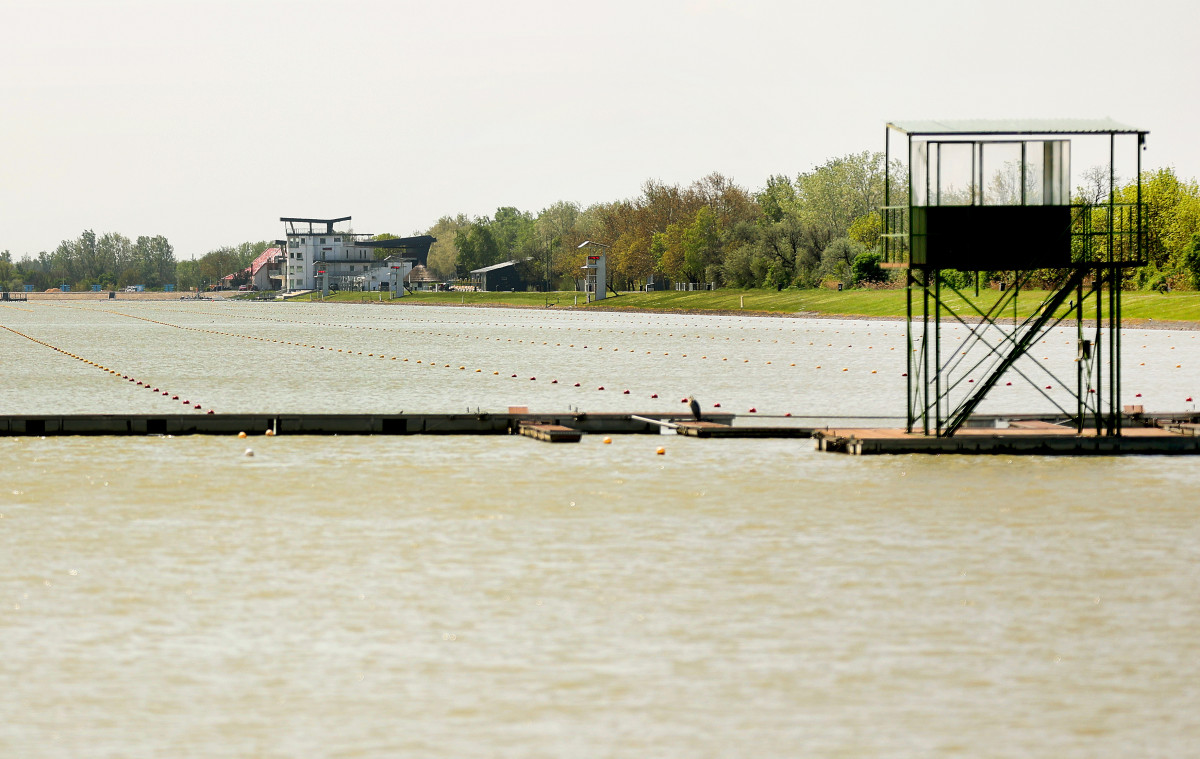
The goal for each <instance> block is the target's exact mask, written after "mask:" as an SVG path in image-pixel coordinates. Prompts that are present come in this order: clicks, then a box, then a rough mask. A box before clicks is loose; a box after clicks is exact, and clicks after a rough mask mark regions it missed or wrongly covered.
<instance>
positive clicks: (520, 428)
mask: <svg viewBox="0 0 1200 759" xmlns="http://www.w3.org/2000/svg"><path fill="white" fill-rule="evenodd" d="M735 421H736V418H735V415H734V414H706V415H705V419H704V420H703V421H696V420H695V419H693V418H691V416H684V415H680V414H677V413H676V414H661V413H643V414H623V413H615V412H604V413H565V414H531V413H527V412H526V413H474V414H470V413H467V414H211V413H196V414H22V415H9V416H0V437H12V436H38V437H49V436H67V435H93V436H95V435H110V436H123V435H237V434H238V433H239V432H245V433H246V434H247V435H264V434H268V433H270V434H275V435H523V436H526V437H530V438H533V439H535V440H541V441H545V442H550V443H572V442H579V440H580V439H581V438H582V436H583V435H658V434H661V433H662V432H663V431H667V432H675V433H676V434H678V435H683V436H687V437H695V438H705V439H708V438H793V439H794V438H801V439H803V438H812V439H813V440H814V441H815V447H816V449H817V450H819V451H825V452H830V453H847V454H851V455H855V456H870V455H882V454H906V453H926V454H941V453H945V454H956V453H957V454H1008V455H1012V454H1030V455H1120V454H1200V413H1197V412H1186V413H1175V414H1137V415H1132V416H1130V417H1129V418H1128V420H1127V426H1126V427H1125V428H1124V429H1123V430H1122V434H1121V435H1120V436H1119V437H1118V436H1107V435H1103V434H1097V432H1096V431H1095V430H1094V429H1091V430H1085V431H1084V432H1083V433H1079V432H1077V431H1076V429H1075V428H1074V427H1073V426H1066V425H1065V424H1063V423H1062V420H1061V419H1053V418H1047V417H1039V416H1037V415H1015V416H1014V415H1008V416H1004V417H1000V416H978V417H973V418H972V419H971V423H970V424H969V426H966V427H964V428H962V429H960V430H958V432H957V433H956V434H955V435H953V436H952V437H936V436H932V435H923V434H920V433H908V432H905V431H904V430H901V429H887V428H867V427H844V426H820V427H812V426H807V427H805V426H795V423H794V422H793V421H792V420H788V422H787V423H785V424H780V425H778V426H775V425H768V424H762V423H761V422H765V421H766V420H764V419H755V420H754V421H755V422H756V424H753V425H741V424H735Z"/></svg>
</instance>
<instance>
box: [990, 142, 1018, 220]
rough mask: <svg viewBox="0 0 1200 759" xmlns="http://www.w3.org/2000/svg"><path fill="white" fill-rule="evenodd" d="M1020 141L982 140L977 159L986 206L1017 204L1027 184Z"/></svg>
mask: <svg viewBox="0 0 1200 759" xmlns="http://www.w3.org/2000/svg"><path fill="white" fill-rule="evenodd" d="M1021 147H1022V146H1021V143H1019V142H985V143H984V144H983V146H982V150H981V153H982V159H981V161H980V174H981V175H982V177H983V180H982V182H981V194H982V199H983V204H984V205H985V206H1019V205H1021V204H1022V201H1023V200H1024V198H1025V193H1024V192H1022V187H1023V186H1025V187H1027V183H1026V179H1025V172H1024V165H1023V164H1022V163H1021Z"/></svg>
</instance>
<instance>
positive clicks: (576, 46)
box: [0, 0, 1200, 259]
mask: <svg viewBox="0 0 1200 759" xmlns="http://www.w3.org/2000/svg"><path fill="white" fill-rule="evenodd" d="M1197 21H1200V6H1197V5H1195V4H1194V3H1191V2H1187V1H1186V0H1141V2H1137V3H1129V2H1119V3H1118V2H1108V1H1107V0H1081V1H1078V2H1076V1H1070V2H1066V1H1061V0H1040V1H1036V2H1033V1H1029V0H1010V1H1009V2H1005V3H987V4H984V3H978V2H971V1H970V0H952V1H950V0H948V1H945V2H942V1H938V0H909V2H904V3H899V2H874V1H866V0H841V1H840V2H829V1H828V0H823V1H822V2H819V3H810V2H802V1H799V0H737V1H736V2H733V1H729V2H727V1H725V0H607V1H606V2H600V3H575V2H569V1H564V0H546V1H543V0H509V1H508V2H495V0H488V1H477V0H427V1H425V2H409V1H408V0H339V2H330V1H329V0H0V28H3V29H5V31H6V35H5V37H6V39H5V43H4V45H2V46H0V72H3V76H0V125H2V126H0V130H2V131H0V136H2V137H3V144H4V148H5V149H4V151H3V153H4V157H3V159H0V250H5V249H7V250H9V251H11V252H12V254H13V257H14V258H20V257H22V256H23V255H25V254H31V255H36V254H37V252H39V251H42V250H53V249H54V247H56V246H57V245H58V243H59V242H60V241H62V240H64V239H74V238H76V237H78V236H79V234H80V233H81V232H82V231H84V230H86V229H91V230H94V231H96V232H97V233H98V234H102V233H105V232H119V233H121V234H124V235H126V236H128V237H131V238H136V237H137V236H139V235H164V236H166V237H167V238H168V239H169V240H170V241H171V243H172V244H173V245H174V247H175V250H176V256H177V257H178V258H180V259H186V258H194V257H198V256H201V255H203V254H204V253H205V252H207V251H209V250H212V249H214V248H217V247H220V246H223V245H236V244H238V243H241V242H245V241H254V240H263V239H275V238H277V237H280V236H282V232H283V225H282V224H281V223H280V222H279V218H280V217H281V216H305V217H318V218H332V217H339V216H352V217H353V227H354V230H355V231H356V232H368V233H379V232H390V233H392V234H398V235H407V234H414V233H421V232H424V231H425V230H426V229H428V228H429V227H430V226H431V225H432V224H433V223H434V222H436V221H437V219H438V218H439V217H441V216H444V215H455V214H459V213H463V214H466V215H468V216H472V217H474V216H481V215H488V214H492V213H494V212H495V210H496V209H497V208H498V207H500V206H516V207H517V208H519V209H521V210H525V211H531V212H533V213H534V214H536V213H537V212H538V211H539V210H541V209H542V208H545V207H547V206H549V205H551V204H553V203H555V202H558V201H561V200H567V201H574V202H577V203H579V204H581V205H582V206H587V205H589V204H592V203H597V202H608V201H613V200H617V199H620V198H630V197H635V196H637V195H638V194H639V193H640V188H641V186H642V184H643V183H644V182H645V181H646V180H647V179H657V180H661V181H663V182H666V183H681V184H689V183H691V182H692V181H694V180H696V179H699V178H701V177H703V176H705V175H707V174H710V173H712V172H720V173H721V174H724V175H725V176H726V177H730V178H732V179H733V180H734V181H735V182H737V183H738V184H740V185H742V186H744V187H746V188H748V189H750V190H752V191H753V190H757V189H759V188H761V187H762V186H763V185H764V184H765V183H766V180H767V178H768V177H769V176H771V175H773V174H787V175H792V176H794V175H796V174H798V173H800V172H803V171H808V170H811V169H812V168H813V167H815V166H817V165H820V164H821V163H824V162H825V161H827V160H829V159H830V158H833V157H837V156H841V155H845V154H847V153H852V152H861V151H864V150H871V151H875V150H882V149H883V142H884V129H885V126H884V125H885V124H886V123H887V122H888V121H898V120H903V119H929V118H935V119H936V118H942V119H952V118H1056V117H1072V118H1102V117H1111V118H1113V119H1116V120H1117V121H1120V122H1123V123H1127V124H1132V125H1134V126H1137V127H1139V128H1143V129H1148V130H1149V131H1150V136H1149V140H1148V145H1147V150H1146V152H1145V153H1144V154H1143V158H1144V161H1145V166H1146V167H1148V168H1152V167H1158V166H1173V167H1174V168H1175V170H1176V171H1177V173H1178V174H1179V175H1180V176H1181V177H1184V178H1192V177H1197V176H1200V130H1198V129H1197V125H1200V98H1197V97H1196V93H1197V92H1200V46H1198V45H1197V44H1196V42H1195V37H1194V35H1195V30H1196V28H1197V26H1198V24H1197ZM1074 168H1075V170H1076V174H1078V171H1079V170H1080V168H1081V167H1080V166H1079V165H1078V164H1076V166H1075V167H1074Z"/></svg>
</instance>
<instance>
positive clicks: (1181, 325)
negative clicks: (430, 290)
mask: <svg viewBox="0 0 1200 759" xmlns="http://www.w3.org/2000/svg"><path fill="white" fill-rule="evenodd" d="M184 295H186V294H183V293H162V292H148V293H122V292H118V293H116V296H115V297H112V298H110V297H109V296H108V293H107V292H99V293H95V292H78V293H28V298H27V301H25V302H34V301H42V302H54V301H126V302H128V301H142V302H145V301H158V302H201V303H202V302H213V301H234V300H243V299H242V298H236V297H225V296H223V295H215V294H213V293H208V294H206V295H207V297H205V298H199V299H197V298H195V297H181V296H184ZM244 300H246V301H247V302H256V303H283V302H286V301H279V300H268V301H254V300H252V299H249V298H246V299H244ZM21 302H22V301H20V300H14V301H6V302H5V305H14V304H17V303H21ZM296 302H305V303H308V302H313V303H320V302H322V301H296ZM333 302H338V303H347V304H350V305H393V306H413V307H419V308H511V309H518V310H522V311H555V312H561V313H587V312H590V311H598V312H603V313H621V314H636V313H645V314H679V315H682V316H738V317H752V318H755V319H837V320H843V321H882V322H903V321H904V320H905V317H903V316H893V315H878V314H874V315H873V314H853V313H829V312H822V311H793V312H787V311H762V310H754V309H721V308H654V307H645V306H574V305H567V306H560V305H551V306H544V305H541V306H539V305H527V304H520V303H444V302H431V301H425V300H416V299H413V300H409V299H406V298H405V299H400V302H396V301H383V302H382V303H380V302H379V301H367V302H366V303H361V302H358V301H349V300H348V301H333ZM943 321H944V322H946V323H954V322H955V320H954V319H944V320H943ZM964 321H967V322H969V323H972V324H976V323H978V322H979V319H978V318H977V317H976V318H965V317H964ZM1088 323H1089V324H1091V322H1090V321H1089V322H1088ZM1101 323H1102V324H1103V325H1105V326H1107V325H1108V320H1107V319H1106V320H1103V321H1102V322H1101ZM1122 328H1123V329H1154V330H1177V331H1182V332H1196V331H1200V321H1190V320H1185V319H1179V320H1172V319H1163V320H1159V319H1152V318H1127V319H1124V320H1122Z"/></svg>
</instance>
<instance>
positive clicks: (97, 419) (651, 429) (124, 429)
mask: <svg viewBox="0 0 1200 759" xmlns="http://www.w3.org/2000/svg"><path fill="white" fill-rule="evenodd" d="M710 416H711V417H712V419H713V420H714V421H716V422H718V423H725V424H730V423H732V422H733V414H712V415H710ZM682 418H683V417H681V416H680V415H679V414H655V413H646V414H621V413H565V414H528V413H525V414H513V413H509V414H492V413H477V414H203V413H195V414H24V415H10V416H0V437H2V436H21V435H35V436H51V435H236V434H237V433H239V432H245V433H246V434H247V435H262V434H265V433H266V432H267V431H268V430H270V431H271V432H272V433H274V434H276V435H511V434H519V433H520V432H521V428H522V427H527V426H532V427H539V426H541V427H547V426H549V427H564V428H568V429H570V430H572V431H574V432H576V433H579V434H592V435H657V434H659V433H660V431H661V429H662V427H663V426H664V425H668V426H669V425H671V424H672V423H673V421H672V420H680V419H682ZM689 418H690V417H689ZM560 434H561V433H554V434H552V435H549V437H554V436H555V435H560ZM534 437H537V436H536V435H534ZM539 439H541V438H539Z"/></svg>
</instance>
